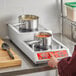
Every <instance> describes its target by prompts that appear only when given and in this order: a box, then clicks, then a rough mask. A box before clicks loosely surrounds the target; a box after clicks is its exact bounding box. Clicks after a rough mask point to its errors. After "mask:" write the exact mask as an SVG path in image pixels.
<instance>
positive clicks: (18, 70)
mask: <svg viewBox="0 0 76 76" xmlns="http://www.w3.org/2000/svg"><path fill="white" fill-rule="evenodd" d="M54 38H56V39H57V40H59V41H60V42H62V43H63V44H64V45H65V46H67V47H68V48H69V49H70V52H71V53H73V48H74V45H75V44H76V43H75V42H73V41H71V40H69V39H68V38H66V37H65V36H63V35H61V34H55V35H54ZM5 41H6V42H7V43H8V44H9V45H10V47H11V48H12V49H13V50H14V51H15V53H17V54H18V55H19V56H20V58H21V60H22V65H21V66H15V67H9V68H2V69H0V76H3V75H8V74H9V76H11V75H12V74H13V75H21V74H29V73H34V72H40V71H46V70H53V69H56V68H50V67H49V66H48V65H47V64H39V65H35V64H34V63H33V62H32V61H31V60H30V59H29V58H28V57H27V56H26V55H24V54H23V53H22V52H21V51H20V49H19V48H18V47H16V45H15V44H14V43H12V42H11V41H10V40H5Z"/></svg>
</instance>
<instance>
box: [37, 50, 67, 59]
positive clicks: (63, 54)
mask: <svg viewBox="0 0 76 76" xmlns="http://www.w3.org/2000/svg"><path fill="white" fill-rule="evenodd" d="M49 53H51V54H53V55H54V56H55V57H56V58H61V57H67V56H68V53H67V50H60V51H51V52H42V53H37V57H38V60H43V59H50V58H51V56H50V54H49Z"/></svg>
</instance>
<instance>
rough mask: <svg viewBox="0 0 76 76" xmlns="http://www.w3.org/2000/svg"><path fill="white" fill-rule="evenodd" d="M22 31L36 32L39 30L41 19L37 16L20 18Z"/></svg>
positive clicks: (22, 16)
mask: <svg viewBox="0 0 76 76" xmlns="http://www.w3.org/2000/svg"><path fill="white" fill-rule="evenodd" d="M19 23H22V24H21V25H20V29H23V30H28V31H35V30H38V25H39V17H38V16H35V15H21V16H19Z"/></svg>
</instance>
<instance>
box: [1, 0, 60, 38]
mask: <svg viewBox="0 0 76 76" xmlns="http://www.w3.org/2000/svg"><path fill="white" fill-rule="evenodd" d="M57 6H58V2H57V0H0V37H2V38H4V37H6V36H7V34H8V33H7V25H6V24H8V23H17V22H18V16H19V15H22V14H34V15H38V16H39V17H40V21H39V23H40V24H41V25H43V26H45V27H47V28H49V29H50V30H52V31H53V32H54V33H58V32H59V21H58V14H59V12H58V7H57Z"/></svg>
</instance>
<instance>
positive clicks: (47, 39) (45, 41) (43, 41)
mask: <svg viewBox="0 0 76 76" xmlns="http://www.w3.org/2000/svg"><path fill="white" fill-rule="evenodd" d="M39 35H42V37H41V36H39ZM35 40H37V41H39V40H40V43H38V45H40V46H41V47H43V48H44V49H48V48H49V47H50V46H51V44H52V43H51V42H52V41H51V40H52V34H50V33H48V32H38V33H36V34H35Z"/></svg>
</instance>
